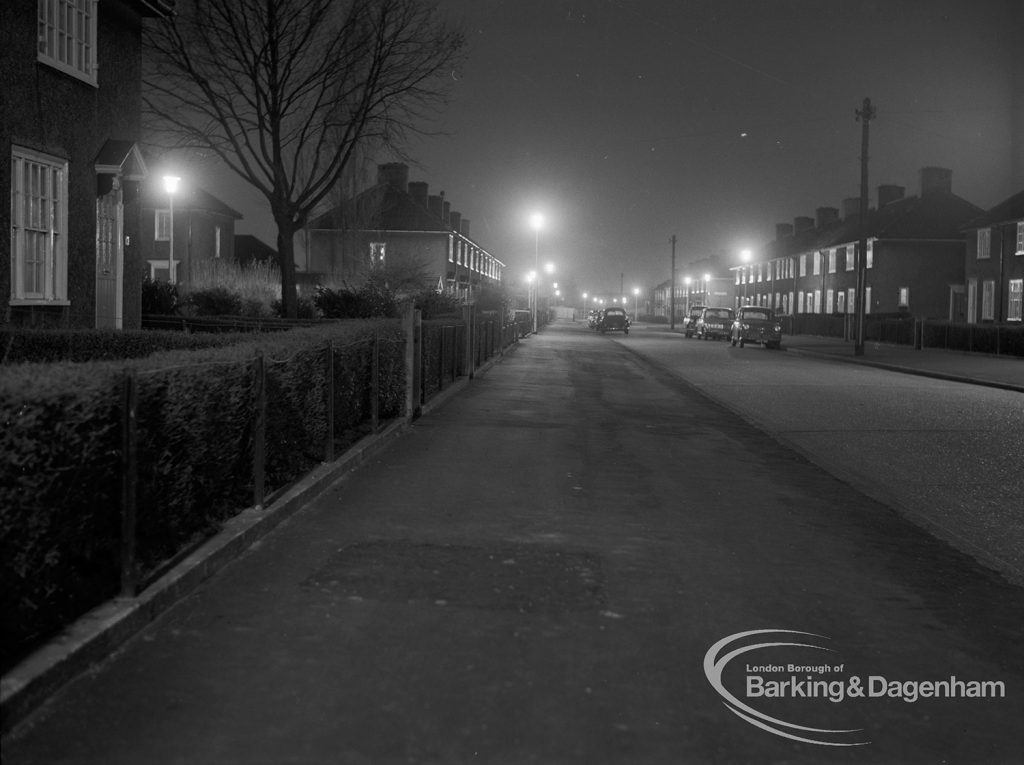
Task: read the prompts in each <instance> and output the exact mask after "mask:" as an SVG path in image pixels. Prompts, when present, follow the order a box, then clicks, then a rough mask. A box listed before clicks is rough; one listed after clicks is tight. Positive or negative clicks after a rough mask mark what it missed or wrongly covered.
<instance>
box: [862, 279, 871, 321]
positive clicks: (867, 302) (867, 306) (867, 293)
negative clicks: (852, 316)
mask: <svg viewBox="0 0 1024 765" xmlns="http://www.w3.org/2000/svg"><path fill="white" fill-rule="evenodd" d="M864 313H866V314H868V313H871V286H870V285H868V286H867V287H865V288H864Z"/></svg>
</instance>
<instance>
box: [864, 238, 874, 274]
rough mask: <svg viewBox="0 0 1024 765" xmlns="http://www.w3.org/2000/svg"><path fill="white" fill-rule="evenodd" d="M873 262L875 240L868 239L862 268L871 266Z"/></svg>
mask: <svg viewBox="0 0 1024 765" xmlns="http://www.w3.org/2000/svg"><path fill="white" fill-rule="evenodd" d="M874 264H875V240H874V239H868V257H867V259H866V260H865V262H864V268H871V266H873V265H874Z"/></svg>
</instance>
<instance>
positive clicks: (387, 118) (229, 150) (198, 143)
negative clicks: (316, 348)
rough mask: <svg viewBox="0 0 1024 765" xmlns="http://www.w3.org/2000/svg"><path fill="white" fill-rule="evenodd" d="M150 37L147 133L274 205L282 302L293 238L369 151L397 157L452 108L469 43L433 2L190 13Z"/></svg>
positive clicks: (193, 7)
mask: <svg viewBox="0 0 1024 765" xmlns="http://www.w3.org/2000/svg"><path fill="white" fill-rule="evenodd" d="M178 7H179V9H180V10H179V13H178V14H177V15H176V16H174V17H172V18H170V19H162V20H159V21H156V22H153V23H152V25H151V26H149V27H148V28H147V30H146V44H147V46H148V51H149V52H150V53H151V54H152V61H151V63H150V65H149V66H148V67H147V71H146V75H145V86H146V87H145V91H144V100H145V104H146V118H147V127H148V128H149V129H150V131H151V132H152V134H153V135H154V139H155V142H156V143H158V144H159V145H161V146H164V147H167V148H184V149H192V150H198V151H202V152H212V153H213V154H215V155H216V156H217V157H219V158H220V160H221V161H222V162H224V164H225V166H227V167H228V168H229V169H230V170H231V171H232V172H234V173H236V174H237V175H239V176H240V177H241V178H243V179H244V180H245V181H246V182H248V183H249V184H251V185H252V186H253V187H254V188H256V189H257V190H258V191H259V192H260V193H261V194H262V195H263V196H264V197H265V198H266V199H267V201H268V204H269V206H270V211H271V214H272V215H273V217H274V221H275V223H276V224H277V227H278V251H279V253H280V255H281V266H282V268H281V286H282V295H283V299H282V302H283V304H284V310H285V314H286V315H288V316H293V315H294V314H295V310H296V300H295V264H294V256H293V243H292V238H293V236H294V233H295V232H296V231H297V230H298V229H300V228H301V227H302V226H303V225H304V224H305V222H306V221H307V220H308V219H309V217H310V215H311V214H312V213H313V212H314V210H316V208H317V206H318V205H320V203H321V202H322V201H323V200H324V199H325V198H327V197H328V195H330V194H331V193H332V190H333V189H334V188H335V187H336V186H337V185H338V184H339V181H340V180H341V179H342V177H343V175H344V174H345V172H346V170H347V168H348V166H349V163H350V162H353V161H354V158H355V157H357V156H358V150H359V147H360V146H366V145H370V144H372V145H391V144H392V143H393V142H394V141H395V140H396V139H397V138H400V137H402V136H404V135H405V134H407V133H408V132H420V131H421V130H422V125H423V120H424V118H425V117H426V116H428V115H429V114H431V113H432V112H434V111H435V110H436V109H437V108H438V107H440V106H441V105H442V104H443V103H444V97H445V84H446V83H447V79H446V78H445V77H444V75H446V74H447V73H448V72H449V71H450V70H451V68H452V67H453V66H454V65H455V62H456V59H457V58H458V57H459V55H460V54H461V50H462V47H463V44H464V39H463V36H462V34H461V32H460V31H458V30H457V29H455V28H453V27H451V26H450V25H448V24H447V23H445V22H444V21H443V20H440V19H439V16H438V14H437V11H436V8H435V7H434V5H433V3H431V2H429V1H428V0H184V1H183V0H179V2H178Z"/></svg>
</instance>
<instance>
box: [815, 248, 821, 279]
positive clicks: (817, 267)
mask: <svg viewBox="0 0 1024 765" xmlns="http://www.w3.org/2000/svg"><path fill="white" fill-rule="evenodd" d="M820 273H821V252H820V251H819V252H816V253H814V268H813V275H814V276H818V275H819V274H820Z"/></svg>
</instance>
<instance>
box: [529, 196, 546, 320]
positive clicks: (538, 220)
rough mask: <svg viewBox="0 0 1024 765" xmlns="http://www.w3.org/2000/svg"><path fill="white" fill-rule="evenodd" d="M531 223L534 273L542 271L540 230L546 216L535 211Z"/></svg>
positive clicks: (535, 296) (535, 291)
mask: <svg viewBox="0 0 1024 765" xmlns="http://www.w3.org/2000/svg"><path fill="white" fill-rule="evenodd" d="M530 225H531V226H533V233H534V239H533V273H534V274H535V275H536V274H538V273H540V230H541V229H542V228H543V227H544V216H543V215H541V214H540V213H534V214H533V215H531V216H530ZM533 334H537V284H536V283H534V285H533Z"/></svg>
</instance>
